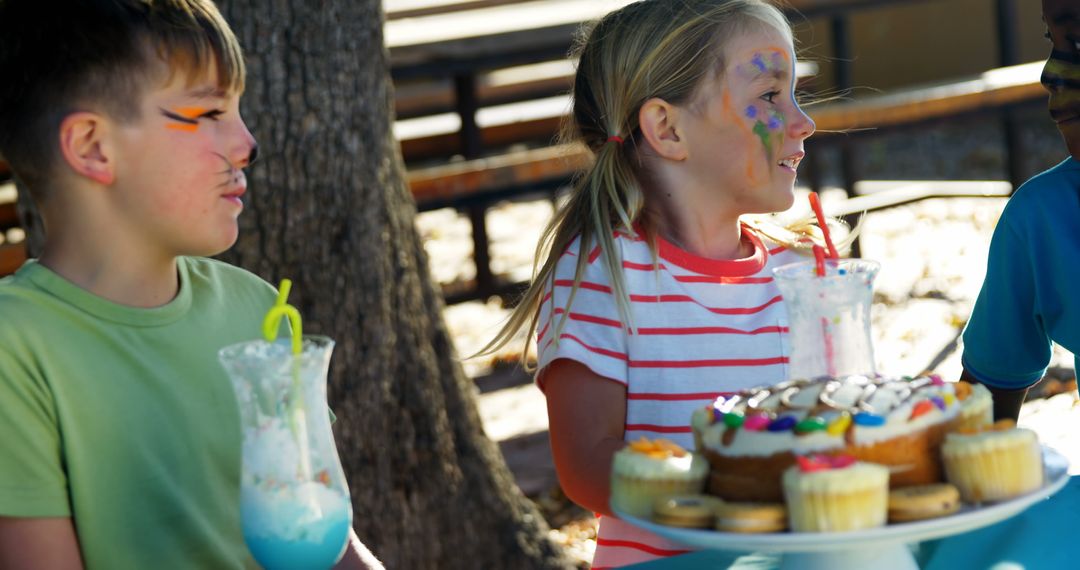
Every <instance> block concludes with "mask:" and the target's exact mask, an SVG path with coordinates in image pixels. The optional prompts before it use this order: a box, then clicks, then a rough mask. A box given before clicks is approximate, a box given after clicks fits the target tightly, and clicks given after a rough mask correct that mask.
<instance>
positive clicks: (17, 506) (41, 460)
mask: <svg viewBox="0 0 1080 570" xmlns="http://www.w3.org/2000/svg"><path fill="white" fill-rule="evenodd" d="M54 406H55V405H54V401H53V399H52V397H51V393H50V391H49V390H48V387H47V385H45V383H44V382H43V381H42V380H41V379H40V378H37V377H35V375H34V374H33V373H32V370H31V369H30V368H29V367H27V366H26V365H25V364H24V363H21V362H19V361H18V360H17V359H15V358H14V357H13V356H11V355H10V354H8V353H7V352H5V351H3V350H0V434H2V435H0V515H4V516H12V517H54V516H70V515H71V507H70V502H69V500H68V492H67V476H66V475H65V473H64V468H63V461H62V459H61V452H60V431H59V428H58V426H57V422H56V413H55V407H54Z"/></svg>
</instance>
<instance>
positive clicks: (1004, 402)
mask: <svg viewBox="0 0 1080 570" xmlns="http://www.w3.org/2000/svg"><path fill="white" fill-rule="evenodd" d="M960 379H961V380H964V381H967V382H971V383H972V384H982V385H983V386H986V388H987V389H988V390H990V394H991V395H992V396H993V397H994V421H998V420H1002V419H1011V420H1013V421H1016V420H1017V419H1018V418H1019V417H1020V406H1022V405H1023V404H1024V400H1025V399H1027V393H1028V390H1029V388H1020V389H1018V390H1009V389H1005V388H995V387H993V386H990V385H988V384H984V383H982V382H979V380H978V379H977V378H975V376H974V375H973V374H972V373H970V372H968V370H967V368H965V369H964V371H963V372H962V373H961V374H960Z"/></svg>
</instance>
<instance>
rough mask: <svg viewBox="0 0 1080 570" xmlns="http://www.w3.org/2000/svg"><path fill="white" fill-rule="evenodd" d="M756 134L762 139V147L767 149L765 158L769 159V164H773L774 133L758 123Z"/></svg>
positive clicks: (755, 128) (755, 126) (755, 129)
mask: <svg viewBox="0 0 1080 570" xmlns="http://www.w3.org/2000/svg"><path fill="white" fill-rule="evenodd" d="M754 134H755V135H757V137H758V138H759V139H761V146H763V147H765V156H767V157H768V158H769V163H772V159H773V148H772V147H773V145H772V133H771V132H770V131H769V127H768V126H766V125H765V123H762V122H761V121H758V122H757V123H755V124H754Z"/></svg>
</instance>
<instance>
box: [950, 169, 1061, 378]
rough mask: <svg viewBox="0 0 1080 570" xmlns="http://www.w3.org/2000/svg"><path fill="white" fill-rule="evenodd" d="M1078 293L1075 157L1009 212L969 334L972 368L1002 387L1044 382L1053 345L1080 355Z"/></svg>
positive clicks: (1015, 200) (993, 245) (1044, 176)
mask: <svg viewBox="0 0 1080 570" xmlns="http://www.w3.org/2000/svg"><path fill="white" fill-rule="evenodd" d="M1078 292H1080V162H1078V161H1077V160H1075V159H1073V158H1069V159H1067V160H1065V161H1064V162H1062V163H1061V164H1059V165H1057V166H1055V167H1053V168H1051V169H1049V170H1047V171H1045V172H1042V173H1040V174H1038V175H1037V176H1035V177H1034V178H1032V179H1031V180H1029V181H1027V182H1026V183H1025V184H1024V185H1023V186H1021V187H1020V189H1019V190H1017V191H1016V193H1015V194H1014V195H1013V197H1012V198H1011V199H1010V200H1009V203H1008V205H1006V206H1005V211H1004V212H1003V213H1002V214H1001V219H1000V220H999V221H998V225H997V228H996V229H995V230H994V237H993V240H992V241H991V242H990V256H989V260H988V261H987V264H986V280H985V281H983V286H982V290H981V291H980V292H979V297H978V299H977V300H976V301H975V308H974V309H973V311H972V313H971V319H970V320H969V321H968V324H967V328H965V329H964V354H963V364H964V368H965V369H967V370H968V372H970V373H971V374H972V375H974V376H975V378H977V379H978V380H979V381H980V382H983V383H985V384H987V385H989V386H992V387H997V388H1005V389H1018V388H1025V387H1027V386H1030V385H1032V384H1034V383H1035V382H1038V381H1039V379H1040V378H1042V376H1043V374H1045V373H1046V367H1047V366H1048V365H1049V363H1050V357H1051V342H1057V343H1058V344H1060V345H1061V346H1063V347H1065V348H1066V349H1068V350H1070V351H1071V352H1072V353H1073V354H1074V355H1076V354H1080V295H1078V294H1077V293H1078ZM1075 365H1076V362H1074V366H1075Z"/></svg>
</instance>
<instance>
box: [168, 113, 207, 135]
mask: <svg viewBox="0 0 1080 570" xmlns="http://www.w3.org/2000/svg"><path fill="white" fill-rule="evenodd" d="M161 114H162V115H165V117H167V118H169V119H172V120H173V121H176V122H175V123H168V124H166V125H165V128H168V129H173V130H176V131H185V132H189V133H193V132H195V131H198V130H199V121H198V118H199V117H201V116H202V115H204V114H206V108H204V107H180V108H178V109H176V111H167V110H165V109H161Z"/></svg>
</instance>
